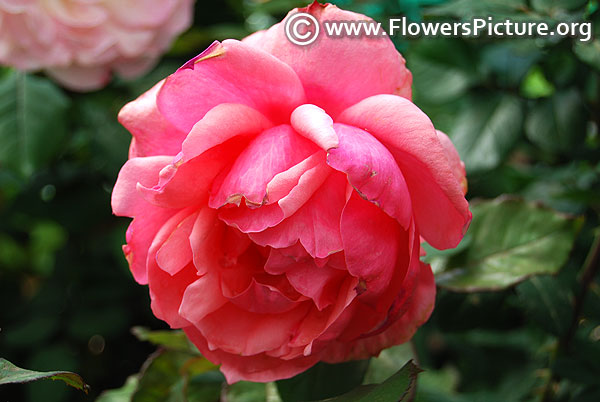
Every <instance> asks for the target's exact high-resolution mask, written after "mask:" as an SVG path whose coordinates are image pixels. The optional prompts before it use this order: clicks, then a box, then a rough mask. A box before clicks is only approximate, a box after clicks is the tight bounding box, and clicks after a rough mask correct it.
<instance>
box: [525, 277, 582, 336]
mask: <svg viewBox="0 0 600 402" xmlns="http://www.w3.org/2000/svg"><path fill="white" fill-rule="evenodd" d="M516 290H517V294H518V295H519V300H520V301H521V303H522V304H523V306H524V307H525V309H526V310H527V312H528V313H529V316H530V317H531V318H532V319H533V320H534V321H537V322H538V323H539V324H540V325H541V326H542V328H544V329H545V330H546V331H548V332H550V333H552V334H554V335H557V336H560V335H563V334H564V333H565V332H566V331H567V328H568V326H569V324H570V320H571V316H572V309H573V306H572V301H571V298H572V294H571V292H570V289H568V288H566V287H565V286H563V285H562V284H561V283H560V282H559V280H558V278H555V277H550V276H534V277H532V278H529V279H528V280H527V281H525V282H523V283H521V284H520V285H519V286H517V288H516Z"/></svg>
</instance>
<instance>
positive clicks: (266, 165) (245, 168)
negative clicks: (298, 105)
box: [209, 125, 317, 208]
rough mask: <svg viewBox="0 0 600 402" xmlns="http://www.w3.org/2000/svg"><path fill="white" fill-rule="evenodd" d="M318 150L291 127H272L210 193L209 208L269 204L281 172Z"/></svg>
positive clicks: (261, 135)
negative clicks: (271, 186) (272, 183)
mask: <svg viewBox="0 0 600 402" xmlns="http://www.w3.org/2000/svg"><path fill="white" fill-rule="evenodd" d="M315 151H317V148H316V147H315V145H314V144H313V143H311V142H310V141H308V140H306V139H305V138H303V137H301V136H299V135H298V134H296V132H295V131H294V130H293V129H292V128H291V127H290V126H289V125H281V126H277V127H273V128H271V129H269V130H267V131H265V132H263V133H262V134H260V135H259V136H257V137H256V138H254V139H253V140H252V142H250V144H249V145H248V146H247V147H246V148H245V149H244V150H243V151H242V153H241V154H240V155H239V156H238V157H237V159H236V160H235V163H234V164H233V166H232V167H231V169H230V170H229V172H228V173H227V175H226V176H225V177H224V178H223V179H222V180H217V181H216V182H215V185H214V186H213V189H212V191H211V197H210V200H209V206H210V207H212V208H219V207H221V206H223V205H225V204H229V203H234V204H236V205H239V203H240V200H241V199H242V197H243V198H245V200H246V203H247V204H252V205H256V206H258V205H262V204H263V203H265V202H266V200H265V198H266V195H267V184H268V183H269V182H270V181H271V180H272V179H273V178H274V177H275V175H277V174H278V173H280V172H282V171H285V170H287V169H289V168H290V167H292V166H294V165H296V164H298V163H300V162H301V161H303V160H304V159H306V158H307V157H308V156H310V155H312V154H313V153H314V152H315Z"/></svg>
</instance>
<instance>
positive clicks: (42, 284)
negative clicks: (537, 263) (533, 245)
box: [0, 0, 600, 402]
mask: <svg viewBox="0 0 600 402" xmlns="http://www.w3.org/2000/svg"><path fill="white" fill-rule="evenodd" d="M334 3H336V4H338V5H339V6H340V7H342V8H347V9H351V10H355V11H358V12H361V13H364V14H367V15H369V16H372V17H373V18H375V19H377V20H380V21H384V20H385V19H386V18H387V17H390V16H401V15H406V16H408V17H409V18H410V19H411V20H413V21H423V20H426V21H431V20H437V19H441V20H458V19H463V18H469V17H470V16H474V15H475V16H482V15H483V16H487V15H494V16H497V17H503V16H506V17H509V18H512V19H515V20H517V19H529V20H548V21H550V22H552V21H575V20H582V19H588V20H593V21H594V22H595V23H596V26H595V28H596V32H598V28H600V23H599V17H598V15H599V12H598V1H582V0H579V1H578V0H555V1H542V0H530V1H525V0H510V1H501V0H497V1H492V0H486V1H478V0H455V1H444V0H382V1H359V0H340V1H335V2H334ZM305 4H306V2H298V1H287V0H272V1H268V0H265V1H258V0H229V1H223V2H198V3H197V5H196V13H195V23H194V26H193V27H192V28H191V29H190V30H189V31H188V32H186V33H185V34H183V35H182V36H181V37H180V38H179V39H178V41H177V42H176V43H175V44H174V46H173V48H172V50H171V51H170V53H168V54H167V55H166V56H165V57H163V59H162V60H161V62H160V63H159V64H158V65H157V67H156V68H155V69H154V70H153V71H152V72H151V73H149V74H147V75H146V76H144V77H143V78H141V79H138V80H135V81H131V82H125V81H121V80H118V79H116V80H114V81H113V82H112V83H111V84H110V85H109V86H108V87H107V88H105V89H103V90H100V91H97V92H93V93H89V94H76V93H70V92H68V91H66V90H63V89H58V88H55V89H54V90H55V91H57V93H59V95H60V96H61V97H62V98H64V99H63V100H64V107H63V108H62V109H61V110H62V113H63V120H64V122H65V124H64V127H60V128H57V130H59V132H58V131H57V135H56V136H55V135H53V132H52V131H51V130H49V131H48V133H47V136H46V137H45V138H43V139H42V140H41V141H42V143H41V144H42V146H47V147H50V148H54V149H55V150H56V151H55V152H54V153H53V154H52V155H51V156H48V157H46V158H42V159H41V160H40V161H39V163H38V164H37V165H36V167H35V169H24V170H23V171H21V172H15V171H12V170H10V169H1V170H0V305H1V306H2V308H1V309H0V328H1V330H0V356H1V357H4V358H6V359H8V360H10V361H12V362H13V363H15V364H17V365H19V366H21V367H27V368H30V369H35V370H56V369H62V370H70V371H75V372H77V373H79V374H81V375H82V377H83V378H84V379H85V380H86V382H87V383H89V384H90V385H91V387H92V389H91V392H90V395H88V396H85V395H84V394H83V393H80V392H79V391H76V390H73V389H71V388H68V387H65V386H64V384H62V383H59V382H53V381H43V382H38V383H32V384H27V385H10V386H2V387H0V400H2V401H3V402H4V401H11V402H19V401H23V402H40V401H43V402H59V401H93V400H94V399H95V397H96V396H97V395H98V394H99V393H100V392H102V391H103V390H106V389H110V388H118V387H120V386H121V385H123V383H124V382H125V380H126V378H127V377H128V376H129V375H131V374H134V373H136V372H138V371H139V370H140V367H141V365H142V363H143V362H144V360H145V359H146V358H147V356H148V355H149V354H150V353H151V352H152V351H154V349H155V348H154V347H153V346H152V345H150V344H148V343H145V342H141V341H139V340H137V339H136V338H135V337H134V336H133V335H132V334H131V332H130V328H131V327H133V326H146V327H149V328H154V329H159V328H165V324H164V323H162V322H161V321H159V320H157V319H155V318H154V317H153V316H152V314H151V311H150V308H149V297H148V293H147V288H146V287H143V286H139V285H137V284H136V283H135V282H134V281H133V279H132V277H131V275H130V273H129V271H128V267H127V263H126V261H125V259H124V257H123V255H122V252H121V244H122V243H123V242H124V234H125V230H126V227H127V224H128V219H123V218H116V217H114V216H112V214H111V208H110V193H111V189H112V186H113V185H114V182H115V180H116V177H117V173H118V171H119V169H120V167H121V166H122V164H123V163H124V162H125V160H126V159H127V150H128V146H129V140H130V136H129V134H128V133H127V131H126V130H125V129H123V128H122V127H121V126H120V125H119V124H118V122H117V121H116V115H117V112H118V111H119V109H120V108H121V107H122V106H123V105H124V104H125V103H126V102H128V101H130V100H132V99H134V98H135V97H137V96H138V95H139V94H141V93H142V92H143V91H145V90H146V89H148V88H150V87H151V86H152V85H153V84H154V83H155V82H157V81H158V80H160V79H162V78H163V77H165V76H166V75H168V74H170V73H171V72H173V71H174V70H175V69H176V68H177V67H178V66H180V65H181V64H183V62H185V61H186V60H187V59H189V58H191V57H192V56H194V55H195V54H197V53H199V52H200V51H202V50H203V49H204V48H205V47H206V46H207V45H208V44H210V43H211V42H212V41H213V40H215V39H225V38H231V37H232V38H241V37H243V36H245V35H247V34H249V33H251V32H253V31H256V30H259V29H263V28H266V27H269V26H270V25H272V24H273V23H275V22H278V21H279V20H281V19H282V18H283V17H284V16H285V14H286V13H287V11H288V10H290V9H292V8H293V7H296V6H299V5H305ZM393 39H394V43H395V44H396V46H397V47H398V49H399V50H400V51H401V52H402V54H403V55H404V57H405V58H406V59H407V64H408V67H409V69H410V70H411V71H412V73H413V75H414V87H413V88H414V102H415V103H416V104H417V105H418V106H419V107H421V108H422V109H423V110H424V111H425V112H426V113H427V114H428V115H429V116H430V118H431V119H432V121H433V122H434V124H435V125H436V127H437V128H438V129H441V130H443V131H445V132H446V133H448V134H449V135H450V137H451V138H452V139H453V141H454V142H455V144H456V145H457V148H458V150H459V152H460V153H461V156H462V158H463V160H464V161H465V163H466V166H467V170H468V178H469V193H468V196H469V198H470V199H476V198H494V197H498V196H500V195H503V194H512V195H517V196H520V197H523V198H525V199H528V200H533V201H538V202H541V203H543V204H545V205H548V206H550V207H552V208H554V209H557V210H558V211H561V212H564V213H568V214H572V215H579V216H584V217H585V218H586V220H585V223H584V225H583V227H582V229H581V231H580V232H579V236H578V239H577V242H576V243H575V247H574V249H573V251H572V252H571V256H570V258H569V261H568V262H567V264H566V265H565V267H564V268H563V269H562V270H561V272H560V273H559V275H558V276H556V277H537V278H533V279H531V280H528V281H525V282H524V283H522V284H520V285H518V286H517V287H516V288H515V287H513V288H510V289H508V290H503V291H499V292H494V293H470V294H463V293H451V292H449V291H446V290H440V292H439V295H438V299H437V307H436V310H435V312H434V315H433V317H432V319H431V320H430V321H429V322H428V323H427V324H426V325H425V326H424V327H423V329H422V330H420V331H419V333H418V335H417V336H416V338H415V341H414V350H412V352H410V353H411V354H412V355H413V356H414V354H415V352H416V355H417V356H418V360H419V363H420V364H421V366H422V367H424V368H425V369H427V372H426V373H425V374H424V375H423V377H422V381H421V382H420V385H419V396H418V397H419V399H420V400H423V401H486V402H489V401H496V400H498V401H503V402H504V401H519V400H541V399H543V398H544V392H545V387H547V386H548V385H547V384H548V382H549V379H550V376H551V373H552V371H551V370H554V371H557V370H558V372H559V373H560V377H561V378H563V379H564V381H562V382H560V385H559V386H557V389H553V391H554V392H555V397H556V399H557V400H565V401H566V400H577V401H598V400H600V380H598V379H599V378H600V343H599V339H600V286H599V285H600V284H599V282H598V280H597V279H596V280H595V281H594V282H593V283H592V284H591V286H590V291H589V292H588V295H587V296H588V297H587V298H586V299H585V300H586V302H585V304H584V308H583V311H584V314H583V317H584V318H583V319H584V320H585V322H582V323H581V324H582V325H580V327H579V329H577V333H576V334H575V336H574V339H575V341H574V342H576V348H575V349H574V352H572V353H570V354H569V355H568V356H566V357H565V359H566V360H562V361H560V362H559V363H560V364H559V363H557V361H556V359H554V357H555V355H556V350H557V347H558V346H557V345H558V342H559V340H560V339H561V337H562V336H564V334H565V332H566V331H568V326H569V323H570V322H571V318H572V307H573V300H574V297H575V295H576V294H577V293H578V292H579V287H578V286H579V285H578V282H577V278H578V275H580V270H581V267H582V266H583V264H584V260H585V258H586V255H587V253H588V250H589V248H590V246H591V244H592V239H593V235H594V230H597V229H595V228H597V227H598V212H599V206H600V164H599V162H600V138H599V136H598V126H599V124H600V41H599V40H598V39H594V40H593V41H591V42H588V43H579V42H578V41H577V40H576V39H575V38H562V39H559V38H546V39H513V40H507V39H498V38H477V39H466V38H451V39H435V38H421V39H410V40H408V39H405V38H402V37H399V36H397V37H395V38H393ZM8 74H11V72H9V71H8V69H2V70H0V79H2V78H3V77H6V76H8ZM29 79H31V80H36V79H38V80H45V78H43V76H41V75H40V76H32V77H30V78H29ZM57 118H59V117H57ZM540 289H541V290H542V291H540ZM399 353H400V354H402V353H408V352H406V350H404V349H403V350H401V351H400V352H399ZM555 388H556V387H555Z"/></svg>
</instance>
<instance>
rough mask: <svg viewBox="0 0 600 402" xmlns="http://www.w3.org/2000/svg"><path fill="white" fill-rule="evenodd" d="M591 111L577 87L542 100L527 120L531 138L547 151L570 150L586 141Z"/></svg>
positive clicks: (526, 130) (526, 124) (526, 132)
mask: <svg viewBox="0 0 600 402" xmlns="http://www.w3.org/2000/svg"><path fill="white" fill-rule="evenodd" d="M586 121H587V112H586V110H585V105H584V104H583V101H582V99H581V96H580V95H579V92H577V90H575V89H571V90H567V91H561V92H557V93H556V94H555V95H554V96H552V97H551V98H549V99H544V100H541V101H540V102H539V103H538V104H537V105H536V106H535V107H534V108H533V110H532V111H531V112H530V113H529V115H528V116H527V119H526V121H525V134H526V136H527V138H528V139H529V140H530V141H531V142H533V143H534V144H535V145H537V146H538V147H540V148H542V149H544V150H547V151H554V152H558V151H565V150H566V151H568V150H570V149H572V148H573V146H574V145H576V144H580V143H583V139H584V138H585V134H586Z"/></svg>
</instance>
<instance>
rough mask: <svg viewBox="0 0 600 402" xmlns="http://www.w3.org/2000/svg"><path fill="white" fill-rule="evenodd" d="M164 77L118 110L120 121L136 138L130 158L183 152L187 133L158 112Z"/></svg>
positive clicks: (173, 154) (172, 154)
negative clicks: (159, 92) (182, 147)
mask: <svg viewBox="0 0 600 402" xmlns="http://www.w3.org/2000/svg"><path fill="white" fill-rule="evenodd" d="M163 83H164V80H162V81H160V82H159V83H158V84H156V85H154V86H153V87H152V88H151V89H150V90H148V91H147V92H144V93H143V94H142V95H141V96H140V97H139V98H137V99H136V100H134V101H132V102H129V103H128V104H126V105H125V106H124V107H123V109H121V111H120V112H119V122H120V123H121V124H122V125H123V126H125V128H126V129H127V130H129V132H131V134H132V135H133V137H134V139H135V147H132V151H131V152H130V156H129V157H130V158H132V157H136V156H153V155H171V156H175V155H177V154H178V153H179V152H180V151H181V143H182V141H183V140H184V139H185V135H186V133H184V132H183V131H179V130H177V129H176V128H175V127H173V126H172V125H171V123H169V122H168V121H167V120H166V119H165V118H164V117H163V116H162V115H161V114H160V112H159V111H158V108H157V107H156V95H157V94H158V91H159V90H160V88H161V87H162V85H163Z"/></svg>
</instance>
